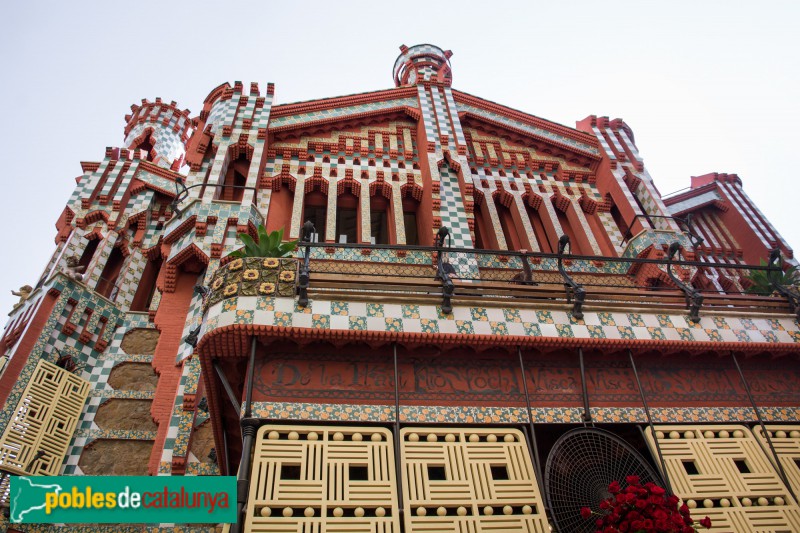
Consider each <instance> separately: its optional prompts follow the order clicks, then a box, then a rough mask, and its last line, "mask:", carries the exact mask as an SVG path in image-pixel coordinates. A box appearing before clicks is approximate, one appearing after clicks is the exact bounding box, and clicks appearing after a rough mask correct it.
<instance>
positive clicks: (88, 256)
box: [78, 234, 100, 268]
mask: <svg viewBox="0 0 800 533" xmlns="http://www.w3.org/2000/svg"><path fill="white" fill-rule="evenodd" d="M88 239H89V244H87V245H86V247H85V248H84V249H83V253H82V254H81V258H80V259H79V260H78V265H80V266H82V267H85V268H88V267H89V263H91V262H92V258H93V257H94V253H95V252H96V251H97V245H98V244H100V237H98V236H97V235H95V234H92V235H89V236H88Z"/></svg>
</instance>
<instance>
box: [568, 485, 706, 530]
mask: <svg viewBox="0 0 800 533" xmlns="http://www.w3.org/2000/svg"><path fill="white" fill-rule="evenodd" d="M625 481H626V482H627V484H628V486H627V487H625V489H624V490H623V489H622V488H621V487H620V484H619V482H617V481H612V482H611V484H610V485H609V486H608V492H609V493H610V494H611V496H609V497H608V498H606V499H605V500H603V501H602V502H600V510H601V511H602V512H603V513H605V514H599V513H595V512H594V511H592V510H591V509H589V508H588V507H583V508H581V516H582V517H583V518H584V519H587V520H588V519H589V518H591V517H592V516H593V515H597V516H599V518H597V519H596V520H595V525H596V526H597V529H596V531H595V533H650V532H656V533H695V531H697V526H696V525H695V524H699V525H700V526H702V527H705V528H710V527H711V519H710V518H708V517H705V518H703V519H702V520H700V521H698V522H695V521H694V520H692V517H691V516H689V508H688V507H687V506H686V504H683V505H681V506H680V507H678V501H679V500H678V497H677V496H675V495H669V496H668V495H667V493H666V491H665V490H664V489H662V488H661V487H659V486H658V485H656V484H654V483H646V484H644V485H640V484H639V477H638V476H628V477H627V478H626V479H625Z"/></svg>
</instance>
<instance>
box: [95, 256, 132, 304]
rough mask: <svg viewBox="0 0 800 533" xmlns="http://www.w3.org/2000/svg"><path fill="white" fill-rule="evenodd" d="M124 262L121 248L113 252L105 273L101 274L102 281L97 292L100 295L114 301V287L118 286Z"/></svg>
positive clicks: (104, 270)
mask: <svg viewBox="0 0 800 533" xmlns="http://www.w3.org/2000/svg"><path fill="white" fill-rule="evenodd" d="M124 262H125V256H124V255H123V253H122V250H121V249H120V248H119V247H115V248H114V249H113V250H111V253H110V254H109V256H108V260H106V264H105V266H104V267H103V271H102V272H101V273H100V280H99V281H98V282H97V288H96V290H97V292H98V293H99V294H102V295H103V296H105V297H106V298H110V299H112V300H113V299H114V298H113V297H112V294H111V293H112V291H113V290H114V286H115V285H116V284H117V278H119V273H120V271H121V270H122V264H123V263H124Z"/></svg>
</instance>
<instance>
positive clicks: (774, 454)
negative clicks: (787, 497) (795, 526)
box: [731, 350, 797, 501]
mask: <svg viewBox="0 0 800 533" xmlns="http://www.w3.org/2000/svg"><path fill="white" fill-rule="evenodd" d="M731 357H732V358H733V362H734V364H735V365H736V370H738V371H739V377H740V378H741V380H742V385H743V386H744V390H745V392H747V397H748V398H749V399H750V405H751V406H752V407H753V411H755V412H756V419H758V423H759V425H761V432H762V433H763V434H764V438H765V439H767V444H769V449H770V451H772V457H773V458H774V459H775V466H777V467H778V473H779V474H780V476H781V481H783V484H784V485H786V489H787V490H788V491H789V494H791V495H792V498H794V501H797V497H796V496H795V495H794V491H793V490H792V486H791V485H789V480H788V479H787V477H786V472H784V471H783V465H782V464H781V458H780V457H779V456H778V452H777V451H776V450H775V446H774V445H773V444H772V437H770V436H769V432H768V431H767V427H766V426H765V425H764V420H763V419H762V418H761V413H760V412H759V410H758V406H757V405H756V401H755V399H754V398H753V395H752V394H751V393H750V385H749V384H748V383H747V380H746V379H745V378H744V372H742V367H740V366H739V361H738V359H736V354H735V353H733V350H731Z"/></svg>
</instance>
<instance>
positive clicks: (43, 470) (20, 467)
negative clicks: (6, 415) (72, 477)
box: [0, 360, 90, 476]
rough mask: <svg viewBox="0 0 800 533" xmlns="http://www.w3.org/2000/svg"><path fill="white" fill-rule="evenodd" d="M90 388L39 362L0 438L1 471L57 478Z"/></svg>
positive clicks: (72, 375)
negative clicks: (55, 476)
mask: <svg viewBox="0 0 800 533" xmlns="http://www.w3.org/2000/svg"><path fill="white" fill-rule="evenodd" d="M89 387H90V385H89V382H88V381H86V380H83V379H81V378H79V377H78V376H76V375H74V374H72V373H70V372H67V371H66V370H64V369H61V368H59V367H57V366H56V365H54V364H52V363H48V362H47V361H44V360H42V361H39V363H38V364H37V365H36V369H35V370H34V372H33V376H32V377H31V380H30V381H29V382H28V386H27V387H25V390H24V391H23V393H22V397H21V399H20V401H19V403H18V404H17V408H16V411H15V412H14V414H13V415H12V416H11V420H10V421H9V423H8V426H7V427H6V429H5V431H4V432H3V436H2V438H0V468H2V469H3V470H4V471H7V472H13V473H15V474H32V475H48V476H54V475H57V474H58V472H59V469H60V468H61V462H62V461H63V460H64V455H65V454H66V453H67V448H68V447H69V443H70V440H71V439H72V434H73V433H74V432H75V428H76V426H77V424H78V419H79V418H80V416H81V411H82V410H83V404H84V402H86V397H87V396H88V395H89ZM37 453H38V457H37Z"/></svg>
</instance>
